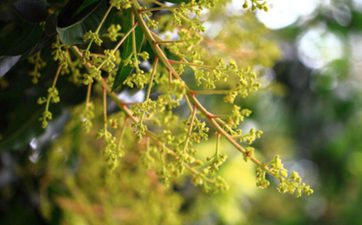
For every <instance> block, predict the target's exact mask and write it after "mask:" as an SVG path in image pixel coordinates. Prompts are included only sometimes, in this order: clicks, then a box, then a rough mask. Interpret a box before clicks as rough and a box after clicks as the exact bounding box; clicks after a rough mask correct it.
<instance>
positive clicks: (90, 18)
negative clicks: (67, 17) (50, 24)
mask: <svg viewBox="0 0 362 225" xmlns="http://www.w3.org/2000/svg"><path fill="white" fill-rule="evenodd" d="M107 10H108V6H107V3H106V1H99V2H96V3H94V4H91V5H89V6H88V7H86V8H85V9H83V10H82V11H81V12H79V13H78V14H77V15H76V16H75V17H74V18H73V19H72V20H71V21H70V24H71V25H69V26H67V27H59V26H58V27H57V32H58V34H59V39H60V40H61V42H63V43H64V44H66V45H77V44H84V43H85V42H84V41H83V39H82V37H83V35H84V34H85V33H86V32H88V31H90V30H91V31H95V30H97V27H98V25H99V24H100V22H101V21H102V19H103V16H104V15H105V14H106V12H107ZM112 20H113V13H112V12H110V14H109V15H108V16H107V19H106V20H105V21H104V23H103V25H102V27H101V29H100V31H99V35H102V34H104V33H105V32H106V31H107V29H108V27H109V26H110V25H111V24H112Z"/></svg>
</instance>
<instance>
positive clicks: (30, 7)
mask: <svg viewBox="0 0 362 225" xmlns="http://www.w3.org/2000/svg"><path fill="white" fill-rule="evenodd" d="M12 9H13V10H14V11H15V12H16V13H17V14H18V15H19V16H20V17H21V18H22V19H23V20H25V21H26V22H28V23H40V22H43V21H45V20H46V19H47V18H48V10H47V8H46V6H45V1H40V0H19V1H17V2H16V3H15V4H14V5H13V6H12Z"/></svg>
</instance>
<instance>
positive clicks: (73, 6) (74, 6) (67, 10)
mask: <svg viewBox="0 0 362 225" xmlns="http://www.w3.org/2000/svg"><path fill="white" fill-rule="evenodd" d="M83 2H84V0H73V1H68V3H67V5H66V6H65V7H64V9H63V10H62V11H61V12H60V13H59V16H58V26H59V27H66V26H67V25H68V24H69V22H70V20H71V19H72V17H73V16H74V14H75V13H76V12H77V10H78V9H79V7H80V6H81V5H82V4H83Z"/></svg>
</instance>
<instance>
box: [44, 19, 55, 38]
mask: <svg viewBox="0 0 362 225" xmlns="http://www.w3.org/2000/svg"><path fill="white" fill-rule="evenodd" d="M56 28H57V16H56V15H55V14H52V15H51V16H49V17H48V19H47V20H46V22H45V26H44V30H45V34H46V35H47V36H48V37H51V36H53V35H56V34H57V29H56Z"/></svg>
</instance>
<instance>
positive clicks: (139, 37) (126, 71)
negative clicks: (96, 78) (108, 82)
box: [112, 10, 144, 91]
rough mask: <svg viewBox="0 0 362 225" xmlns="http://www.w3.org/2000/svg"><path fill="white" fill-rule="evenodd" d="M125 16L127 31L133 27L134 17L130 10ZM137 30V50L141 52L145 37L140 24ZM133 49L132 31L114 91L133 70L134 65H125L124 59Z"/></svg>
mask: <svg viewBox="0 0 362 225" xmlns="http://www.w3.org/2000/svg"><path fill="white" fill-rule="evenodd" d="M125 17H126V18H127V20H126V26H125V31H128V30H130V29H131V28H132V19H131V11H130V10H127V11H126V15H125ZM135 32H136V50H137V51H138V52H139V51H140V50H141V47H142V43H143V39H144V37H143V32H142V30H141V28H140V27H139V26H137V27H136V29H135ZM132 49H133V40H132V33H131V34H130V35H129V36H128V37H127V38H126V40H125V41H124V45H123V52H122V62H121V63H120V64H119V68H118V72H117V75H116V77H115V80H114V84H113V87H112V91H115V90H116V89H117V88H119V87H120V86H121V85H122V83H123V82H124V81H125V80H126V79H127V77H128V76H129V75H130V74H131V72H132V70H133V67H131V66H130V65H124V63H123V60H124V59H127V58H128V57H129V56H130V55H131V54H132Z"/></svg>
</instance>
